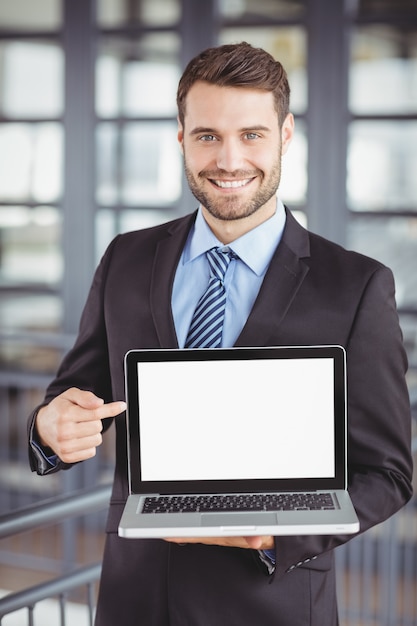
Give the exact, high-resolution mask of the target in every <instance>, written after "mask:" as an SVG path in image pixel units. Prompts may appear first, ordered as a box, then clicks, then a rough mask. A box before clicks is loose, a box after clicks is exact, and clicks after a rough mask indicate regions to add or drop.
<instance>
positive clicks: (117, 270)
mask: <svg viewBox="0 0 417 626" xmlns="http://www.w3.org/2000/svg"><path fill="white" fill-rule="evenodd" d="M194 219H195V215H191V216H187V217H184V218H180V219H178V220H175V221H173V222H171V223H169V224H164V225H160V226H157V227H155V228H151V229H147V230H143V231H139V232H133V233H128V234H124V235H121V236H119V237H117V238H116V239H115V240H114V241H113V242H112V243H111V244H110V246H109V248H108V250H107V252H106V254H105V255H104V257H103V259H102V261H101V263H100V266H99V267H98V269H97V272H96V275H95V278H94V281H93V284H92V288H91V292H90V294H89V297H88V301H87V304H86V307H85V310H84V313H83V316H82V319H81V324H80V332H79V336H78V339H77V341H76V344H75V346H74V348H73V349H72V350H71V352H70V353H69V354H68V356H67V357H66V358H65V359H64V361H63V364H62V366H61V368H60V370H59V372H58V374H57V377H56V379H55V380H54V381H53V382H52V383H51V385H50V386H49V388H48V391H47V394H46V402H48V401H50V400H51V399H52V398H53V397H55V396H56V395H58V394H59V393H61V392H62V391H64V390H66V389H67V388H68V387H70V386H76V387H80V388H82V389H89V390H91V391H93V392H94V393H96V394H97V395H99V396H101V397H102V398H104V399H105V400H106V401H111V400H122V399H124V384H123V356H124V354H125V353H126V352H127V351H128V350H129V349H132V348H155V347H156V348H158V347H162V348H176V347H178V345H177V340H176V334H175V329H174V323H173V318H172V313H171V306H170V299H171V290H172V283H173V279H174V275H175V269H176V266H177V263H178V260H179V258H180V255H181V251H182V249H183V245H184V243H185V240H186V237H187V234H188V232H189V229H190V227H191V225H192V223H193V220H194ZM306 344H307V345H308V344H341V345H343V346H345V348H346V350H347V361H348V365H347V367H348V369H347V371H348V402H349V413H348V415H349V442H348V445H349V482H350V486H349V491H350V494H351V497H352V500H353V502H354V504H355V507H356V509H357V512H358V516H359V519H360V524H361V531H362V532H363V531H365V530H366V529H367V528H369V527H371V526H373V525H375V524H377V523H379V522H381V521H383V520H384V519H386V518H387V517H389V516H390V515H392V514H393V513H394V512H395V511H397V510H398V509H399V508H400V507H401V506H403V505H404V503H405V502H406V501H407V500H408V499H409V498H410V496H411V475H412V461H411V453H410V438H411V437H410V422H411V420H410V408H409V401H408V392H407V388H406V383H405V376H404V375H405V370H406V366H407V364H406V357H405V353H404V349H403V346H402V337H401V332H400V329H399V324H398V316H397V313H396V309H395V301H394V283H393V278H392V274H391V271H390V270H389V269H387V268H386V267H385V266H383V265H382V264H380V263H378V262H376V261H374V260H371V259H369V258H367V257H364V256H362V255H359V254H356V253H353V252H348V251H346V250H344V249H343V248H341V247H339V246H337V245H335V244H333V243H331V242H329V241H327V240H325V239H323V238H321V237H319V236H317V235H314V234H311V233H309V232H308V231H306V230H305V229H304V228H302V227H301V226H300V225H299V224H298V223H297V222H296V221H295V219H294V218H293V217H292V215H291V214H290V213H288V215H287V223H286V227H285V231H284V234H283V238H282V241H281V243H280V245H279V246H278V248H277V251H276V253H275V255H274V257H273V259H272V261H271V264H270V267H269V269H268V272H267V274H266V276H265V279H264V282H263V284H262V287H261V290H260V292H259V296H258V298H257V300H256V302H255V304H254V307H253V310H252V312H251V314H250V316H249V318H248V320H247V323H246V325H245V327H244V328H243V330H242V332H241V334H240V336H239V338H238V340H237V342H236V345H237V346H268V345H306ZM231 393H233V390H231ZM115 422H116V431H117V442H116V446H117V450H116V470H115V479H114V486H113V495H112V500H111V505H110V512H109V517H108V528H107V530H108V533H109V536H108V540H107V544H106V551H105V555H104V562H103V575H102V582H101V592H100V598H99V607H98V617H97V624H98V625H99V626H116V625H118V624H120V625H123V626H130V624H132V626H133V624H135V625H136V624H141V625H142V624H143V625H144V626H163V625H164V626H165V625H166V626H168V624H169V625H170V626H206V625H207V626H223V625H224V626H232V625H234V624H236V625H238V626H245V625H247V626H269V625H271V626H272V625H273V624H274V625H276V624H283V625H285V626H291V625H293V624H294V625H295V624H302V625H303V626H306V625H307V624H311V625H313V624H317V626H325V625H327V624H328V625H329V626H330V625H331V626H334V624H336V623H337V617H336V607H335V594H334V576H333V571H332V568H333V555H332V549H333V548H335V547H336V546H338V545H339V544H342V543H344V542H345V541H347V540H348V539H349V537H347V536H296V537H285V538H284V537H281V538H279V537H277V538H276V542H275V543H276V555H277V566H276V571H275V575H274V576H273V577H269V576H268V575H267V573H266V569H265V567H264V565H263V564H262V563H261V562H260V560H259V558H258V554H257V553H256V552H253V551H251V550H241V549H233V548H221V547H210V546H204V545H189V546H185V547H181V546H176V545H171V544H167V543H166V542H164V541H162V540H126V539H120V538H119V537H118V536H117V526H118V521H119V518H120V515H121V512H122V509H123V505H124V502H125V500H126V496H127V493H128V483H127V464H126V430H125V428H126V427H125V423H124V419H123V418H117V419H116V420H115ZM107 425H108V424H107ZM264 438H265V433H260V435H259V438H258V439H257V438H256V436H254V441H257V443H258V444H259V445H263V443H264ZM270 444H271V442H269V441H268V445H269V446H270ZM30 458H31V465H32V469H34V470H36V471H38V472H39V473H47V472H48V471H49V470H48V469H47V467H45V465H44V464H43V463H42V462H41V461H40V459H39V455H36V453H35V451H34V449H33V448H32V447H30ZM61 467H62V464H61ZM268 583H270V584H268Z"/></svg>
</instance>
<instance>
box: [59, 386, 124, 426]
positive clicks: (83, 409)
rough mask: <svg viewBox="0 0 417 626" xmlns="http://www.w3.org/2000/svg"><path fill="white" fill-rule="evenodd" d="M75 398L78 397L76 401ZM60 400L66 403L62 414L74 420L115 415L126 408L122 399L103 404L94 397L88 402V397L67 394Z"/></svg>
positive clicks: (94, 419) (85, 420) (98, 418)
mask: <svg viewBox="0 0 417 626" xmlns="http://www.w3.org/2000/svg"><path fill="white" fill-rule="evenodd" d="M87 393H90V392H87ZM91 395H93V394H91ZM95 398H96V397H95ZM75 399H78V401H77V402H75V401H74V400H75ZM62 400H63V401H64V402H66V403H67V409H66V412H65V413H64V415H66V416H68V418H69V419H71V420H73V421H74V422H88V421H96V420H103V419H106V418H108V417H116V415H119V414H120V413H123V411H125V410H126V403H125V402H123V401H116V402H108V403H107V404H104V402H103V400H101V399H100V398H96V399H95V400H94V399H90V400H91V402H90V400H89V399H88V398H84V397H82V398H80V397H79V396H78V395H77V394H74V395H72V396H71V395H68V396H67V397H65V398H64V397H62ZM84 400H86V401H84Z"/></svg>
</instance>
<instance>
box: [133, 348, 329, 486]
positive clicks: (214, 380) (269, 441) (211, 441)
mask: <svg viewBox="0 0 417 626" xmlns="http://www.w3.org/2000/svg"><path fill="white" fill-rule="evenodd" d="M333 367H334V366H333V360H332V359H331V358H318V359H314V358H308V359H303V358H300V359H283V360H280V359H278V360H274V359H259V360H252V359H251V360H237V361H232V362H231V361H221V360H214V361H213V360H210V361H183V362H147V363H138V366H137V368H138V369H137V374H138V394H139V398H138V400H139V420H140V423H139V437H140V461H141V477H142V480H144V481H177V480H178V481H180V480H186V481H187V480H229V479H230V480H234V479H237V480H239V479H270V478H276V479H281V478H283V479H286V478H289V479H291V478H316V477H322V478H331V477H333V476H334V475H335V461H334V387H333V385H334V383H333V377H334V372H333Z"/></svg>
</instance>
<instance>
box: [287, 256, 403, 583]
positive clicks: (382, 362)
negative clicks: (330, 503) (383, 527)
mask: <svg viewBox="0 0 417 626" xmlns="http://www.w3.org/2000/svg"><path fill="white" fill-rule="evenodd" d="M346 351H347V380H348V475H349V493H350V495H351V498H352V501H353V504H354V506H355V508H356V511H357V514H358V518H359V521H360V532H361V533H362V532H364V531H366V530H367V529H369V528H371V527H372V526H374V525H376V524H378V523H380V522H382V521H384V520H386V519H387V518H388V517H390V516H391V515H393V514H394V513H395V512H396V511H398V510H399V509H400V508H401V507H402V506H403V505H404V504H405V503H406V502H407V501H408V500H409V499H410V497H411V495H412V486H411V479H412V456H411V411H410V403H409V395H408V390H407V385H406V380H405V373H406V369H407V359H406V355H405V351H404V347H403V343H402V333H401V330H400V326H399V321H398V314H397V311H396V306H395V289H394V280H393V276H392V273H391V271H390V270H389V269H388V268H386V267H384V266H378V268H377V269H376V270H375V272H374V273H373V274H372V275H371V277H370V279H369V281H368V283H367V285H366V288H365V289H364V291H363V293H362V296H361V298H360V300H359V304H358V307H357V310H356V316H355V319H354V322H353V324H352V327H351V329H350V333H349V339H348V343H347V345H346ZM351 537H352V535H335V536H295V537H285V538H283V537H281V538H279V537H277V538H276V540H275V548H276V559H277V565H276V573H275V578H279V577H280V576H281V575H283V574H286V573H288V574H289V575H290V573H291V571H292V570H293V569H295V568H296V567H302V566H307V567H311V566H313V567H315V568H317V569H327V566H328V564H329V563H330V561H329V554H327V553H328V551H329V550H331V549H333V548H335V547H337V546H338V545H340V544H343V543H345V542H346V541H348V540H349V539H350V538H351ZM326 564H327V565H326Z"/></svg>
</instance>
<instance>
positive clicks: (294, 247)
mask: <svg viewBox="0 0 417 626" xmlns="http://www.w3.org/2000/svg"><path fill="white" fill-rule="evenodd" d="M309 256H310V246H309V236H308V232H307V231H306V230H305V229H304V228H303V227H302V226H300V224H298V222H297V221H296V220H295V218H294V217H293V216H292V215H291V213H290V212H288V211H287V221H286V226H285V230H284V233H283V237H282V240H281V243H280V244H279V246H278V247H277V250H276V252H275V254H274V256H273V258H272V261H271V264H270V266H269V268H268V270H267V273H266V275H265V278H264V281H263V283H262V286H261V289H260V291H259V294H258V297H257V299H256V301H255V304H254V306H253V308H252V311H251V313H250V315H249V317H248V320H247V322H246V324H245V326H244V328H243V329H242V332H241V333H240V335H239V337H238V339H237V341H236V344H235V345H236V346H256V345H269V344H270V343H273V339H272V338H273V337H274V336H276V335H277V329H278V327H279V325H280V324H281V322H282V320H283V318H284V317H285V315H286V313H287V311H288V308H289V307H290V305H291V302H292V301H293V299H294V297H295V295H296V293H297V291H298V290H299V288H300V286H301V284H302V282H303V280H304V278H305V276H306V274H307V273H308V265H307V264H306V263H305V262H304V261H303V258H305V257H309Z"/></svg>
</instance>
